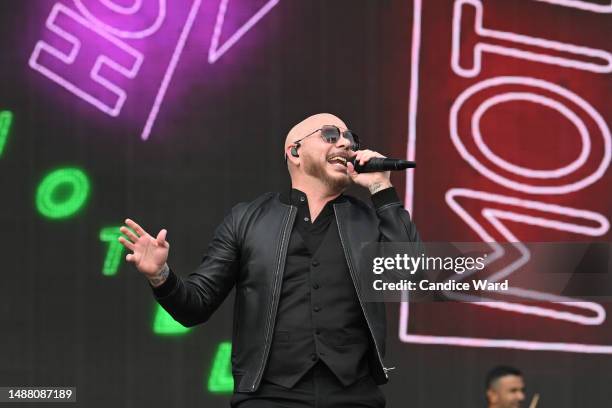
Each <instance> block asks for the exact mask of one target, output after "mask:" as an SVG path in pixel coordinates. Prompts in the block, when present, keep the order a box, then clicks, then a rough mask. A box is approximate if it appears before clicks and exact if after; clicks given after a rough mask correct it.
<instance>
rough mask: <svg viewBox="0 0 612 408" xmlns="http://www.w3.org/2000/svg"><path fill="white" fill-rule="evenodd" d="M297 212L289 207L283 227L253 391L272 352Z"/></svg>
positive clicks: (252, 386)
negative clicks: (281, 280) (282, 275)
mask: <svg viewBox="0 0 612 408" xmlns="http://www.w3.org/2000/svg"><path fill="white" fill-rule="evenodd" d="M296 212H297V209H296V208H295V207H293V206H291V208H290V209H289V214H288V215H287V222H286V223H285V226H284V228H283V235H282V237H281V247H280V250H279V251H278V261H277V265H276V273H275V274H274V285H273V291H272V305H271V307H270V309H269V313H268V319H267V320H266V341H265V343H264V344H265V349H264V352H263V357H262V360H261V363H260V364H259V371H258V372H257V375H256V376H255V382H254V383H253V384H252V385H251V391H254V390H255V388H256V387H257V384H259V382H260V381H261V376H262V375H263V369H264V366H265V363H266V360H267V358H268V354H269V353H270V346H271V343H272V341H271V340H270V328H271V327H272V326H271V323H272V318H273V317H274V315H275V314H276V306H275V303H276V301H275V299H276V297H277V292H278V289H279V288H280V285H279V284H278V282H279V277H280V270H281V268H282V266H283V263H284V262H283V259H284V258H285V257H286V255H287V246H286V245H285V243H286V242H287V241H288V238H287V236H288V235H287V231H288V230H289V226H290V225H292V223H293V220H295V213H296Z"/></svg>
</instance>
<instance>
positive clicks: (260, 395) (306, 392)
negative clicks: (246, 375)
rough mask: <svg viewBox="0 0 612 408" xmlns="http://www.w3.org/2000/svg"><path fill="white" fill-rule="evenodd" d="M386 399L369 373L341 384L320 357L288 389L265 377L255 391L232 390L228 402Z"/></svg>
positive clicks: (296, 405)
mask: <svg viewBox="0 0 612 408" xmlns="http://www.w3.org/2000/svg"><path fill="white" fill-rule="evenodd" d="M385 403H386V401H385V396H384V395H383V393H382V392H381V391H380V389H379V388H378V386H377V385H376V383H375V382H374V379H373V378H372V377H371V376H370V375H368V376H366V377H363V378H361V379H360V380H358V381H357V382H355V383H354V384H351V385H349V386H348V387H344V386H343V385H342V383H340V381H338V379H337V378H336V376H335V375H334V374H333V373H332V372H331V371H330V369H329V368H328V367H327V366H326V365H325V364H324V363H322V362H320V361H319V362H318V363H317V364H316V365H315V366H314V367H313V368H312V369H311V370H310V371H309V372H308V373H307V374H306V375H304V377H303V378H302V379H301V380H300V381H298V383H297V384H296V385H295V386H294V387H293V388H291V389H289V388H285V387H281V386H280V385H276V384H273V383H270V382H267V381H265V380H264V381H262V383H261V385H260V386H259V389H258V390H257V391H256V392H254V393H251V394H247V393H238V392H237V393H234V395H233V396H232V399H231V402H230V405H231V407H232V408H306V407H309V408H328V407H329V408H332V407H333V408H384V407H385Z"/></svg>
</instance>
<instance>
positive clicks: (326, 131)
mask: <svg viewBox="0 0 612 408" xmlns="http://www.w3.org/2000/svg"><path fill="white" fill-rule="evenodd" d="M318 131H321V137H322V138H323V140H325V141H326V142H327V143H332V144H336V143H337V142H338V140H340V136H341V135H342V136H343V137H344V138H345V139H346V140H348V141H349V143H350V144H351V146H350V149H351V150H352V151H354V152H356V151H357V150H359V137H358V136H357V135H356V134H355V133H353V132H352V131H350V130H345V131H344V132H342V131H340V129H339V128H338V127H337V126H334V125H323V126H322V127H321V128H320V129H317V130H315V131H314V132H312V133H309V134H307V135H306V136H304V137H303V138H301V139H299V140H296V141H295V142H293V143H294V144H296V145H298V146H299V144H300V142H301V141H302V140H304V139H306V138H307V137H308V136H311V135H314V134H315V133H317V132H318Z"/></svg>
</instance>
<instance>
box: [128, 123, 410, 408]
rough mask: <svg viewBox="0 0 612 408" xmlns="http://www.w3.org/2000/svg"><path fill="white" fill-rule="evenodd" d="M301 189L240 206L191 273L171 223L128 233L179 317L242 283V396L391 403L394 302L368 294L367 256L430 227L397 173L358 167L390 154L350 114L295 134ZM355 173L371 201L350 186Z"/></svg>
mask: <svg viewBox="0 0 612 408" xmlns="http://www.w3.org/2000/svg"><path fill="white" fill-rule="evenodd" d="M285 157H286V160H287V167H288V169H289V174H290V176H291V186H292V189H291V192H290V194H286V193H285V194H282V193H281V194H279V193H266V194H264V195H262V196H261V197H259V198H257V199H255V200H254V201H252V202H250V203H240V204H238V205H236V206H235V207H234V208H232V210H231V212H230V213H229V214H228V215H227V216H226V218H225V219H224V220H223V222H222V223H221V225H219V227H217V229H216V231H215V234H214V237H213V239H212V242H211V243H210V245H209V247H208V251H207V253H206V256H205V257H204V259H203V260H202V263H201V265H200V266H199V267H198V269H196V270H195V271H194V272H193V273H191V274H190V275H189V276H188V277H186V278H181V277H179V276H177V275H175V274H174V273H173V271H172V270H171V269H170V267H169V266H168V265H167V263H166V260H167V258H168V251H169V247H170V245H169V244H168V242H167V241H166V230H164V229H162V230H161V231H160V232H159V233H158V234H157V237H156V238H155V237H153V236H151V235H149V234H148V233H147V232H146V231H145V230H144V229H143V228H142V227H140V226H139V225H138V224H137V223H135V222H134V221H132V220H129V219H127V220H126V224H127V227H130V228H131V230H132V231H133V232H132V231H131V230H130V229H128V228H127V227H126V226H123V227H121V232H122V233H123V234H125V236H126V237H127V239H126V238H124V237H121V238H119V240H120V242H121V243H122V244H123V245H124V246H125V247H126V248H127V249H128V250H129V251H131V253H130V254H128V255H127V256H126V259H127V261H129V262H133V263H134V265H135V266H136V268H137V269H138V270H139V271H140V272H141V273H142V274H144V275H145V276H146V277H147V279H148V280H149V282H150V285H151V287H152V290H153V294H154V296H155V299H156V300H157V301H158V302H159V304H161V305H162V306H163V308H164V309H165V310H167V311H168V313H169V314H170V315H171V316H172V317H173V318H174V319H175V320H176V321H178V322H180V323H181V324H183V325H185V326H195V325H196V324H199V323H203V322H205V321H207V320H208V318H209V317H210V316H211V314H212V313H213V312H214V311H215V310H216V309H217V308H218V307H219V305H220V304H221V303H222V302H223V300H224V299H225V298H226V296H227V295H228V293H229V292H230V291H231V289H232V288H233V287H235V288H236V297H235V304H234V325H233V333H232V373H233V376H234V395H233V396H232V400H231V406H232V407H239V408H257V407H265V408H273V407H321V408H322V407H334V408H340V407H351V408H355V407H384V406H385V398H384V396H383V394H382V393H381V391H380V390H379V388H378V385H379V384H384V383H386V382H387V381H388V375H387V371H388V369H387V368H386V367H385V365H384V363H383V356H384V353H385V334H386V320H385V305H384V303H376V302H366V301H365V299H364V298H363V293H362V291H361V289H360V287H361V286H360V276H361V274H365V273H368V272H369V273H371V271H366V270H363V271H361V270H359V262H358V256H359V253H360V251H361V248H362V245H363V244H365V243H370V242H417V241H418V240H419V235H418V232H417V230H416V227H415V225H414V224H413V223H412V221H411V220H410V215H409V214H408V212H407V211H406V210H405V209H404V208H403V206H402V203H401V202H400V200H399V198H398V196H397V193H396V191H395V189H394V188H393V186H392V185H391V182H390V174H389V172H377V173H357V172H355V169H354V167H353V165H352V164H351V163H350V162H347V159H349V158H353V157H354V158H355V160H357V161H359V163H360V164H364V163H366V162H368V160H370V159H371V158H373V157H383V156H382V155H380V154H379V153H376V152H373V151H371V150H359V140H358V138H357V136H356V135H355V134H354V133H353V132H351V131H350V130H348V129H347V127H346V125H345V124H344V122H343V121H342V120H340V119H339V118H337V117H336V116H334V115H331V114H327V113H323V114H317V115H314V116H310V117H308V118H307V119H305V120H303V121H302V122H300V123H298V124H297V125H296V126H294V127H293V128H292V129H291V130H290V131H289V134H288V135H287V139H286V140H285ZM351 183H355V184H357V185H359V186H361V187H364V188H367V189H368V190H369V191H370V194H371V199H372V206H369V205H366V204H365V203H363V202H361V201H359V200H357V199H355V198H353V197H350V196H345V195H343V194H342V193H343V192H344V191H345V190H346V188H347V187H348V186H349V185H350V184H351Z"/></svg>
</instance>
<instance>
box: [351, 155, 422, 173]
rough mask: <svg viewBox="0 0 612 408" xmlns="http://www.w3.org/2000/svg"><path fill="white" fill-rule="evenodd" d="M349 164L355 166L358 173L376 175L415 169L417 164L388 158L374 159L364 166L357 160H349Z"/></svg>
mask: <svg viewBox="0 0 612 408" xmlns="http://www.w3.org/2000/svg"><path fill="white" fill-rule="evenodd" d="M348 161H349V162H351V163H353V166H355V171H356V172H357V173H375V172H377V171H389V170H406V169H414V168H415V167H416V162H413V161H408V160H402V159H388V158H386V157H372V158H371V159H370V160H368V161H367V162H365V164H364V165H363V166H362V165H360V164H359V162H358V161H356V160H355V158H352V159H348Z"/></svg>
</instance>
